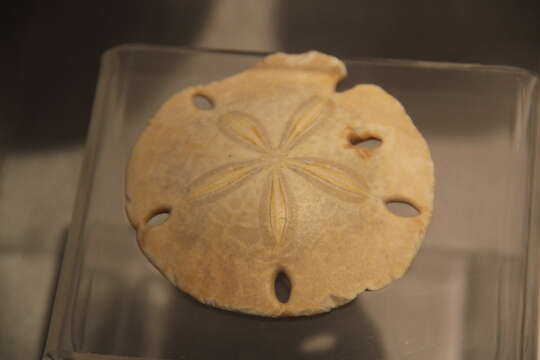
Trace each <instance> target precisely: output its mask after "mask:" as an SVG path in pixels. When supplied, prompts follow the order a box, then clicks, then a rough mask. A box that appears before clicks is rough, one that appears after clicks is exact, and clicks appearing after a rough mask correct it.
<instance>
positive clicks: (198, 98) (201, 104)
mask: <svg viewBox="0 0 540 360" xmlns="http://www.w3.org/2000/svg"><path fill="white" fill-rule="evenodd" d="M193 105H195V107H197V108H198V109H200V110H212V109H213V108H214V103H213V102H212V100H211V99H210V98H209V97H208V96H205V95H201V94H195V95H193Z"/></svg>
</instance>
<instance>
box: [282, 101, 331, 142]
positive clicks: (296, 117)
mask: <svg viewBox="0 0 540 360" xmlns="http://www.w3.org/2000/svg"><path fill="white" fill-rule="evenodd" d="M331 105H332V104H331V102H330V100H328V99H325V98H323V97H319V96H316V97H313V98H311V99H309V100H308V101H306V102H305V103H303V104H302V105H300V107H299V108H298V109H297V110H296V111H295V112H294V114H293V115H292V117H291V118H290V120H289V121H288V123H287V126H286V127H285V131H284V133H283V137H282V138H281V143H280V148H281V149H282V150H289V149H292V148H293V147H294V146H295V145H296V144H297V143H298V142H299V141H300V140H302V138H305V136H306V135H307V134H308V133H310V132H311V130H313V128H315V126H317V125H318V124H319V123H320V122H321V121H322V120H323V118H324V117H325V116H328V114H329V112H330V110H331Z"/></svg>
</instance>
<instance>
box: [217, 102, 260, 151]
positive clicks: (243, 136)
mask: <svg viewBox="0 0 540 360" xmlns="http://www.w3.org/2000/svg"><path fill="white" fill-rule="evenodd" d="M218 125H219V129H220V130H221V131H222V132H223V133H224V134H225V135H226V136H228V137H229V138H231V139H232V140H236V141H237V142H238V143H239V144H244V145H247V146H249V148H251V149H253V150H256V151H259V152H266V151H268V150H269V149H270V143H269V141H268V137H267V136H266V133H265V131H264V128H263V127H262V126H261V125H260V124H259V122H258V121H257V119H255V118H254V117H253V116H251V115H248V114H245V113H242V112H239V111H233V112H230V113H227V114H225V115H223V116H221V118H220V119H219V121H218Z"/></svg>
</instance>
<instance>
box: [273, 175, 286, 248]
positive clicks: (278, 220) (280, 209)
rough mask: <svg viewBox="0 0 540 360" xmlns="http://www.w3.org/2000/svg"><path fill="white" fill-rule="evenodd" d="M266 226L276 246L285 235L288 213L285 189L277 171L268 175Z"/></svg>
mask: <svg viewBox="0 0 540 360" xmlns="http://www.w3.org/2000/svg"><path fill="white" fill-rule="evenodd" d="M268 216H269V221H268V225H269V227H270V229H269V230H270V234H271V235H272V237H273V238H274V240H275V242H276V244H279V243H280V242H281V241H282V240H283V237H284V235H285V229H286V227H287V223H288V217H289V211H288V203H287V189H286V188H285V183H284V182H283V179H282V178H281V173H280V172H279V171H272V173H271V174H270V191H269V192H268Z"/></svg>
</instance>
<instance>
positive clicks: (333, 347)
mask: <svg viewBox="0 0 540 360" xmlns="http://www.w3.org/2000/svg"><path fill="white" fill-rule="evenodd" d="M114 288H115V287H111V288H110V290H111V291H114ZM135 288H137V289H140V290H141V291H140V292H139V293H138V295H135V293H134V292H135ZM131 290H132V291H133V293H132V294H133V296H132V297H126V296H125V294H127V293H129V291H126V288H125V286H124V287H123V288H122V289H119V290H118V292H117V294H116V295H115V296H114V297H115V298H116V301H114V302H108V303H107V304H106V306H107V309H105V310H106V311H107V313H108V314H110V315H113V316H112V318H111V317H108V316H104V317H103V321H102V322H101V326H98V327H97V328H94V329H92V330H91V331H87V332H86V334H85V337H86V339H85V340H86V341H85V344H84V346H83V348H82V349H80V350H82V351H84V352H93V353H102V354H115V355H122V356H145V357H151V358H154V357H155V358H167V359H177V358H178V359H180V358H181V359H183V358H186V359H200V360H205V359H215V358H216V355H219V356H221V357H223V358H231V359H239V360H240V359H255V358H256V359H348V358H359V357H361V358H365V359H383V358H384V350H383V348H382V345H381V343H380V342H379V341H378V339H379V333H378V331H377V329H376V327H375V326H374V324H373V322H372V321H371V320H370V318H369V316H368V315H367V314H366V313H365V311H364V310H363V309H362V307H361V305H360V304H359V302H358V301H357V300H353V301H352V302H351V303H349V304H347V305H344V306H342V307H340V308H337V309H335V310H333V311H331V312H329V313H326V314H322V315H316V316H310V317H297V318H263V317H258V316H251V315H244V314H240V313H234V312H229V311H225V310H220V309H216V308H213V307H210V306H207V305H204V304H201V303H199V302H198V301H197V300H195V299H193V298H192V297H190V296H189V295H186V294H185V293H183V292H181V291H178V290H176V289H175V288H173V287H172V286H170V285H168V284H166V283H165V282H163V281H160V280H158V279H152V280H148V281H145V282H144V283H141V284H138V285H137V286H135V287H134V288H132V289H131ZM128 315H129V316H128ZM115 318H116V319H115ZM103 334H108V335H109V336H103ZM111 338H113V339H114V341H111V340H110V339H111Z"/></svg>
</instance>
